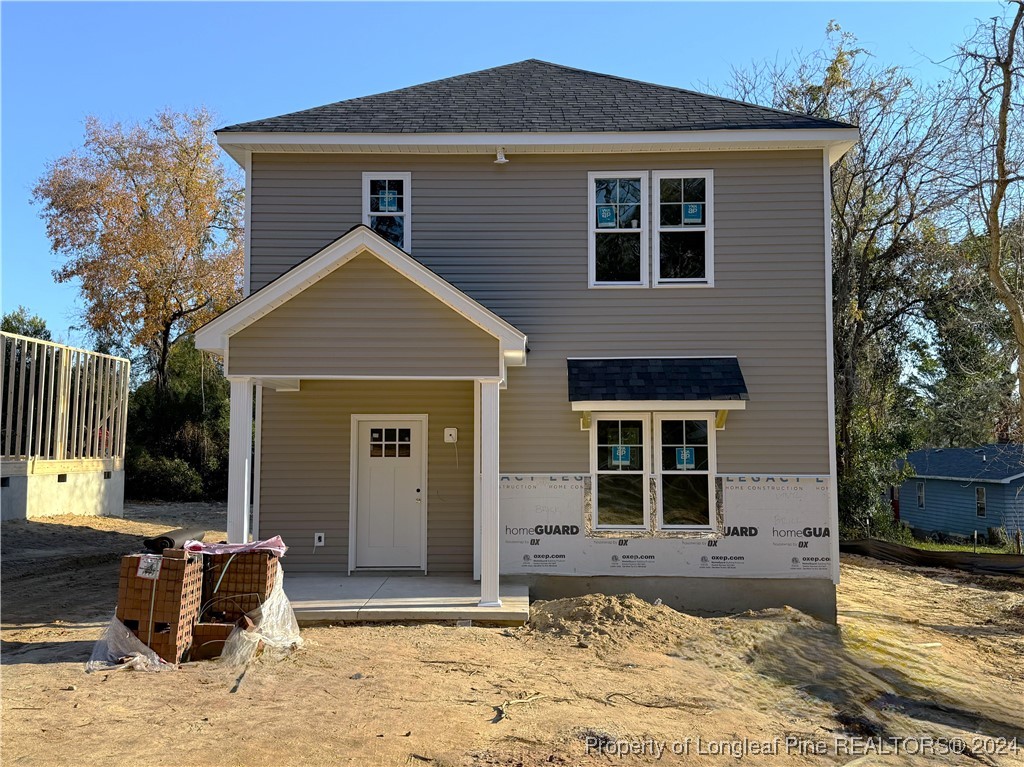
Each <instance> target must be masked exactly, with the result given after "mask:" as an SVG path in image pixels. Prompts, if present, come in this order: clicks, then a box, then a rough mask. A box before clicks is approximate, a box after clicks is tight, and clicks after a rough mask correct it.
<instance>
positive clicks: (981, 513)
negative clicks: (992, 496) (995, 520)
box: [974, 486, 988, 519]
mask: <svg viewBox="0 0 1024 767" xmlns="http://www.w3.org/2000/svg"><path fill="white" fill-rule="evenodd" d="M974 513H975V515H976V516H977V517H978V519H987V518H988V490H986V489H985V488H984V487H980V486H979V487H976V488H974Z"/></svg>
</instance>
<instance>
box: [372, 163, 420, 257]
mask: <svg viewBox="0 0 1024 767" xmlns="http://www.w3.org/2000/svg"><path fill="white" fill-rule="evenodd" d="M411 201H412V174H410V173H390V172H388V173H384V172H381V173H364V174H363V223H364V224H366V225H367V226H368V227H370V228H371V229H372V230H373V231H375V232H376V233H377V234H379V235H380V236H381V237H383V238H384V239H385V240H387V241H388V242H390V243H391V244H392V245H394V246H396V247H399V248H401V249H402V250H404V251H406V252H408V251H410V250H411V247H410V246H411V244H412V211H411V208H412V204H411Z"/></svg>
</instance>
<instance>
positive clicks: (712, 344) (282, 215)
mask: <svg viewBox="0 0 1024 767" xmlns="http://www.w3.org/2000/svg"><path fill="white" fill-rule="evenodd" d="M493 159H494V158H493V156H488V155H479V156H452V155H438V156H433V155H405V156H398V155H363V156H359V155H330V154H317V155H297V154H287V155H285V154H277V155H260V154H257V155H254V157H253V178H252V187H253V191H252V206H253V208H252V211H253V218H252V221H253V224H252V269H253V287H254V288H257V287H259V286H261V285H262V284H265V283H266V282H267V281H268V280H270V279H272V278H274V277H276V276H277V275H278V274H280V273H281V272H282V271H284V270H286V269H288V268H289V267H291V266H293V265H294V264H295V263H297V262H298V261H300V260H301V259H303V258H305V257H307V256H309V255H310V254H311V253H313V252H315V251H316V250H317V249H319V248H321V247H323V245H325V244H326V243H328V242H330V241H331V240H333V239H334V238H336V237H337V236H338V235H340V234H342V233H344V232H345V231H347V230H348V229H349V228H350V227H351V226H352V225H354V224H357V223H359V222H360V220H361V215H362V210H361V199H360V181H361V173H362V171H363V170H396V171H397V170H402V171H410V172H411V173H412V182H413V183H412V189H413V198H412V217H413V242H412V254H413V256H414V257H415V258H416V259H417V260H419V261H420V262H422V263H423V264H424V265H426V266H427V267H429V268H430V269H432V270H434V271H435V272H437V273H438V274H439V275H440V276H442V277H444V278H445V279H446V280H448V281H450V282H452V283H453V284H454V285H455V286H456V287H458V288H460V289H461V290H463V291H465V292H466V293H468V294H469V295H470V296H472V297H473V298H474V299H476V300H477V301H479V302H480V303H482V304H483V305H484V306H486V307H487V308H489V309H491V310H492V311H494V312H496V313H497V314H499V315H500V316H502V317H503V318H504V319H506V320H507V321H509V322H511V323H512V324H513V325H515V326H516V327H518V328H519V329H520V330H522V331H523V332H524V333H526V334H528V336H529V345H530V354H529V357H528V365H527V367H525V368H511V369H510V370H509V373H508V379H509V380H508V389H507V391H503V392H502V394H501V409H502V441H501V468H502V470H503V471H508V472H511V471H514V472H530V471H539V472H545V471H574V472H580V471H587V470H588V469H589V454H588V441H587V434H586V433H585V432H581V431H580V427H579V414H578V413H573V412H572V411H571V409H570V406H569V403H568V393H567V382H566V363H565V359H566V357H571V356H578V357H587V356H590V357H614V356H655V355H665V356H702V355H735V356H737V357H738V358H739V361H740V365H741V367H742V369H743V373H744V376H745V377H746V381H747V386H748V388H749V390H750V401H749V403H748V405H747V410H746V411H743V412H734V413H732V414H731V415H730V416H729V420H728V426H727V428H726V430H725V431H724V432H721V433H720V434H719V443H718V445H719V468H720V470H721V471H722V472H726V473H766V472H776V473H782V472H793V473H808V474H827V473H828V469H829V465H828V412H827V410H828V404H827V394H826V392H827V389H826V376H827V364H826V363H827V352H826V348H825V344H826V340H825V339H826V321H825V256H824V248H825V241H824V190H823V167H822V164H823V159H822V153H821V152H820V151H816V150H814V151H812V150H802V151H761V152H716V153H682V154H663V153H650V154H617V155H596V154H591V155H554V156H552V155H547V156H536V155H535V156H528V155H512V156H510V158H509V159H510V162H509V163H508V164H507V165H495V164H494V162H493ZM686 168H697V169H707V168H710V169H712V170H714V174H715V175H714V185H715V287H714V288H677V287H663V288H628V289H588V287H587V237H588V233H587V173H588V171H614V170H616V169H621V170H656V169H686Z"/></svg>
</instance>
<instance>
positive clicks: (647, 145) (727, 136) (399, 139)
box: [217, 128, 860, 163]
mask: <svg viewBox="0 0 1024 767" xmlns="http://www.w3.org/2000/svg"><path fill="white" fill-rule="evenodd" d="M859 140H860V132H859V131H858V130H857V129H856V128H792V129H786V130H780V129H774V130H718V131H643V132H636V133H615V132H600V133H322V134H317V133H288V132H268V133H246V132H237V133H236V132H227V133H220V134H218V135H217V141H218V142H219V143H220V145H221V147H222V148H223V149H224V151H226V152H227V153H228V154H229V155H231V157H232V158H234V159H235V160H236V161H237V162H239V163H242V162H244V158H245V153H246V152H270V153H277V152H310V153H325V152H327V153H330V152H351V153H409V154H494V152H495V147H498V146H501V147H504V149H505V153H506V154H507V155H514V154H565V153H616V152H619V153H621V152H709V151H721V150H730V151H759V150H792V149H828V153H829V162H830V163H835V162H836V160H838V159H839V158H840V157H842V156H843V155H844V154H845V153H846V152H847V151H849V149H850V148H851V147H852V146H853V145H854V144H856V143H857V141H859Z"/></svg>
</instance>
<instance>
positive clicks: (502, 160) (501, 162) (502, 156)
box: [494, 146, 508, 165]
mask: <svg viewBox="0 0 1024 767" xmlns="http://www.w3.org/2000/svg"><path fill="white" fill-rule="evenodd" d="M507 162H508V158H507V157H505V147H503V146H499V147H498V159H496V160H495V161H494V164H495V165H504V164H505V163H507Z"/></svg>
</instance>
